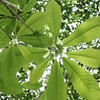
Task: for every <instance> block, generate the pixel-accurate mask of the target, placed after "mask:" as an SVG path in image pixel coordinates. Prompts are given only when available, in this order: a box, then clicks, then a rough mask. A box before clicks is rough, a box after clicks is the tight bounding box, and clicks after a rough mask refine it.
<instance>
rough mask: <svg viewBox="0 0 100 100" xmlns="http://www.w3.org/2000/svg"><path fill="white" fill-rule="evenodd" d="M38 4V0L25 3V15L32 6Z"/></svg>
mask: <svg viewBox="0 0 100 100" xmlns="http://www.w3.org/2000/svg"><path fill="white" fill-rule="evenodd" d="M35 4H36V0H29V1H28V2H27V3H26V4H25V5H24V8H23V13H22V14H23V15H24V14H25V13H27V11H29V10H30V9H31V8H33V7H34V5H35Z"/></svg>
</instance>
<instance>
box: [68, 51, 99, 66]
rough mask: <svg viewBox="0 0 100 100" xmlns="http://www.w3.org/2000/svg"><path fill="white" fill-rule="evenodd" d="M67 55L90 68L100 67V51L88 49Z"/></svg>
mask: <svg viewBox="0 0 100 100" xmlns="http://www.w3.org/2000/svg"><path fill="white" fill-rule="evenodd" d="M67 55H68V56H70V57H72V58H74V59H76V60H78V61H79V62H81V63H83V64H86V65H87V66H89V67H92V68H97V67H100V56H99V55H100V50H97V49H86V50H79V51H74V52H67Z"/></svg>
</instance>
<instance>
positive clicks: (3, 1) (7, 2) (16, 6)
mask: <svg viewBox="0 0 100 100" xmlns="http://www.w3.org/2000/svg"><path fill="white" fill-rule="evenodd" d="M0 1H1V2H2V3H5V4H7V5H9V6H10V7H14V8H16V9H17V10H18V11H20V12H22V9H21V8H20V7H19V6H18V5H15V4H13V3H11V2H9V1H7V0H0Z"/></svg>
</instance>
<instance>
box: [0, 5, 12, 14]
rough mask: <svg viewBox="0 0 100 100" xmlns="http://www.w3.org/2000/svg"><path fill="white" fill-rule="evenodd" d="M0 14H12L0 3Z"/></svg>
mask: <svg viewBox="0 0 100 100" xmlns="http://www.w3.org/2000/svg"><path fill="white" fill-rule="evenodd" d="M0 15H6V16H12V15H11V13H10V12H9V10H8V9H7V8H6V7H4V6H3V4H0Z"/></svg>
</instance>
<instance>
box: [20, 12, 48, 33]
mask: <svg viewBox="0 0 100 100" xmlns="http://www.w3.org/2000/svg"><path fill="white" fill-rule="evenodd" d="M48 19H49V14H48V13H46V12H38V13H35V14H33V15H32V16H31V17H30V18H29V19H27V21H26V22H25V23H26V24H27V25H28V26H29V27H30V28H31V29H32V30H33V31H39V30H41V29H42V28H43V27H44V25H46V24H47V22H48ZM18 34H19V35H25V34H33V32H32V31H31V30H30V29H29V28H28V27H27V26H26V25H25V24H23V25H22V27H21V28H20V30H19V32H18Z"/></svg>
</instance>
